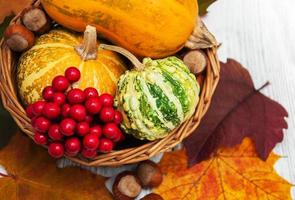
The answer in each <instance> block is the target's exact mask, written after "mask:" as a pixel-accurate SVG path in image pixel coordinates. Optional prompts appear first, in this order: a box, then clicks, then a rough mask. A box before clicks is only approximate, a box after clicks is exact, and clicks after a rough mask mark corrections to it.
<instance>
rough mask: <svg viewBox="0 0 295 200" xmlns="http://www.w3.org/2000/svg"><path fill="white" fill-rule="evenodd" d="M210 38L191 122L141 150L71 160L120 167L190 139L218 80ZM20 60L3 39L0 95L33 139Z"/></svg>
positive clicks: (129, 149)
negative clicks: (20, 84) (22, 96)
mask: <svg viewBox="0 0 295 200" xmlns="http://www.w3.org/2000/svg"><path fill="white" fill-rule="evenodd" d="M39 4H40V2H39V1H36V2H35V3H34V5H35V6H38V5H39ZM20 16H21V13H20V14H18V15H17V16H16V17H15V18H14V19H13V20H12V22H11V23H19V18H20ZM207 34H208V32H207ZM207 36H208V35H207ZM210 37H211V36H210ZM210 37H209V39H208V37H206V34H205V40H204V41H205V42H204V41H201V44H200V46H201V47H202V45H205V46H204V47H210V48H206V49H205V50H204V51H205V53H206V55H207V57H208V61H209V62H208V65H207V68H206V72H205V75H206V76H205V78H204V83H203V86H202V92H201V96H200V101H199V103H198V106H197V109H196V111H195V113H194V115H193V116H192V117H191V118H190V119H189V120H187V121H185V122H184V123H183V124H182V125H181V126H179V127H178V128H177V129H175V130H173V131H172V132H171V133H170V134H169V135H167V136H166V137H165V138H163V139H160V140H156V141H152V142H149V143H147V144H144V145H142V146H139V147H134V148H128V149H123V150H117V151H113V152H110V153H107V154H102V155H98V156H97V157H96V158H95V159H93V160H86V159H83V158H80V157H68V159H70V160H72V161H74V162H77V163H79V164H82V165H85V166H119V165H124V164H131V163H136V162H139V161H142V160H147V159H149V158H150V157H152V156H154V155H156V154H158V153H160V152H165V151H167V150H170V149H171V148H173V147H174V146H176V145H177V144H179V143H180V142H181V141H182V140H183V139H184V138H186V137H187V136H189V135H190V134H191V133H192V132H193V131H194V130H195V129H196V128H197V127H198V125H199V123H200V120H201V119H202V117H203V116H204V114H205V113H206V111H207V110H208V107H209V105H210V101H211V97H212V96H213V93H214V90H215V88H216V86H217V83H218V80H219V71H220V65H219V61H218V58H217V54H216V49H217V45H214V41H215V39H213V40H214V41H213V42H210ZM206 38H207V40H206ZM211 38H212V37H211ZM213 38H214V37H213ZM211 41H212V40H211ZM206 42H207V44H206ZM215 42H216V41H215ZM215 44H216V43H215ZM17 57H18V56H17V55H15V54H14V53H13V52H11V50H10V49H9V48H8V46H7V45H6V44H5V42H4V40H3V39H2V40H1V43H0V94H1V98H2V102H3V105H4V107H5V108H6V109H7V111H8V112H9V113H10V114H11V116H12V117H13V119H14V120H15V122H16V123H17V125H18V126H19V127H20V129H21V130H22V131H23V132H24V133H25V134H27V135H28V136H29V137H30V138H33V136H34V131H33V127H32V125H31V123H30V119H29V118H28V117H27V116H26V114H25V110H24V107H23V106H22V104H21V102H20V100H19V98H18V94H17V88H16V80H15V71H16V70H15V68H16V66H15V63H17V59H16V58H17Z"/></svg>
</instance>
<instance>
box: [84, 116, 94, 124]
mask: <svg viewBox="0 0 295 200" xmlns="http://www.w3.org/2000/svg"><path fill="white" fill-rule="evenodd" d="M92 121H93V117H92V116H91V115H86V117H85V122H87V123H89V124H90V123H91V122H92Z"/></svg>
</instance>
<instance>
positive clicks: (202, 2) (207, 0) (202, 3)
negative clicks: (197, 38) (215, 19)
mask: <svg viewBox="0 0 295 200" xmlns="http://www.w3.org/2000/svg"><path fill="white" fill-rule="evenodd" d="M215 1H216V0H198V4H199V15H200V16H203V15H206V14H207V12H208V11H207V8H208V7H209V6H210V5H211V4H212V3H214V2H215Z"/></svg>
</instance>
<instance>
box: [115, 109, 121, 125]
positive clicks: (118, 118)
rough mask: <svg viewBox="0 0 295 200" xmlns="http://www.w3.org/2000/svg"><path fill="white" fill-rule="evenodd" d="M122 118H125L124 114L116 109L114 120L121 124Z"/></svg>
mask: <svg viewBox="0 0 295 200" xmlns="http://www.w3.org/2000/svg"><path fill="white" fill-rule="evenodd" d="M122 120H123V116H122V114H121V112H120V111H118V110H116V111H115V116H114V122H115V123H116V124H120V123H121V122H122Z"/></svg>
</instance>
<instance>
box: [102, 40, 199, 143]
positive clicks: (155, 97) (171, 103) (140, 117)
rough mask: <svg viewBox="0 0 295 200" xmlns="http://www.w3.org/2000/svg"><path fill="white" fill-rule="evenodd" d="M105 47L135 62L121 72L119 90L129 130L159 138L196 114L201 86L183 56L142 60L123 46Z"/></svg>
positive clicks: (124, 125) (138, 135) (142, 136)
mask: <svg viewBox="0 0 295 200" xmlns="http://www.w3.org/2000/svg"><path fill="white" fill-rule="evenodd" d="M102 48H107V49H109V50H114V51H117V52H119V53H122V54H124V55H125V56H127V57H128V58H129V59H130V60H131V61H132V62H133V64H134V65H135V66H136V68H135V69H132V70H130V71H126V72H125V74H123V75H121V77H120V79H119V82H118V87H117V93H116V104H117V107H118V109H119V110H120V111H121V112H122V114H123V122H122V128H123V129H124V130H125V131H126V133H128V134H132V135H133V136H134V137H136V138H138V139H141V140H144V139H147V140H156V139H159V138H163V137H165V136H166V135H167V134H168V133H169V132H171V131H172V130H173V129H174V128H176V127H178V126H179V125H180V124H181V123H182V122H184V121H185V120H187V119H188V118H190V117H191V116H192V115H193V113H194V111H195V109H196V106H197V103H198V101H199V92H200V87H199V84H198V82H197V81H196V78H195V76H194V75H193V74H192V73H190V71H189V69H188V68H187V67H186V65H185V64H184V63H183V62H182V60H180V59H178V58H176V57H168V58H165V59H160V60H152V59H150V58H145V59H144V60H143V63H140V62H139V61H138V60H136V59H135V57H132V56H131V55H129V54H128V52H126V51H123V52H122V49H121V48H118V47H116V48H114V47H112V46H109V45H103V47H102Z"/></svg>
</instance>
